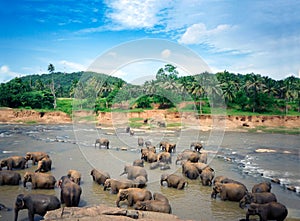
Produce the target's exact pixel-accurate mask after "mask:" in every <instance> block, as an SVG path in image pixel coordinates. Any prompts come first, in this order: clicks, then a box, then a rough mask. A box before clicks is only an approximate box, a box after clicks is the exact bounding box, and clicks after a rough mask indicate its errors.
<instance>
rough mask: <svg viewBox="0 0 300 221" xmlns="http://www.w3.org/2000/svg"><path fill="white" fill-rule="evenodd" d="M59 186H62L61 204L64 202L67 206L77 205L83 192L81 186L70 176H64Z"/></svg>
mask: <svg viewBox="0 0 300 221" xmlns="http://www.w3.org/2000/svg"><path fill="white" fill-rule="evenodd" d="M58 186H59V187H60V188H61V191H60V201H61V204H64V205H65V206H66V207H77V206H78V204H79V201H80V196H81V193H82V189H81V187H80V186H79V185H78V184H76V183H74V182H73V181H72V180H71V179H70V178H69V177H68V176H62V177H61V178H60V180H59V181H58Z"/></svg>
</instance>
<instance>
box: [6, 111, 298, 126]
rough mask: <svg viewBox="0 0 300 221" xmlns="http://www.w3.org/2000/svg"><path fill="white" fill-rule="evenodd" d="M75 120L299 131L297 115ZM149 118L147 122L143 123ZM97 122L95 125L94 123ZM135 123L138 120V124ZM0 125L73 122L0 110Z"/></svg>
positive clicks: (126, 115) (119, 115) (81, 116)
mask: <svg viewBox="0 0 300 221" xmlns="http://www.w3.org/2000/svg"><path fill="white" fill-rule="evenodd" d="M73 114H74V116H75V121H79V122H81V121H82V122H86V121H92V122H93V123H96V124H97V125H105V126H119V125H128V124H129V122H130V119H140V122H139V123H140V124H141V125H142V127H145V128H147V127H153V126H154V127H155V126H157V123H158V122H163V123H164V124H165V125H166V126H167V127H169V126H172V125H173V126H174V125H175V127H180V126H181V127H185V126H187V127H191V126H195V127H198V128H199V129H200V130H210V129H211V128H212V127H213V126H215V125H217V126H220V125H222V126H224V128H225V129H229V130H235V129H241V128H256V127H270V128H275V127H284V128H299V127H300V116H230V115H228V116H226V117H225V118H224V117H219V116H213V117H212V116H211V115H196V114H195V113H193V112H182V113H178V112H171V111H169V110H145V111H143V112H100V113H99V114H98V116H95V115H94V114H93V113H92V112H88V111H77V112H74V113H73ZM146 119H148V121H147V122H146V123H144V122H143V121H144V120H146ZM95 121H96V122H95ZM137 122H138V121H137ZM0 123H2V124H3V123H4V124H16V123H40V124H68V123H72V119H71V117H70V116H68V115H67V114H66V113H64V112H61V111H53V112H39V111H34V110H19V109H10V108H5V109H0Z"/></svg>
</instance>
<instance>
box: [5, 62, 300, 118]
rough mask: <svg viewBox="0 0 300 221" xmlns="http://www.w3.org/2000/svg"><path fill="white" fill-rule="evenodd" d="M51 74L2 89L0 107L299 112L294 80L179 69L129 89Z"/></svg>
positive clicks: (100, 78)
mask: <svg viewBox="0 0 300 221" xmlns="http://www.w3.org/2000/svg"><path fill="white" fill-rule="evenodd" d="M49 68H51V67H50V65H49ZM53 71H54V68H53V69H49V73H50V74H43V75H30V76H26V77H21V78H15V79H13V80H11V81H9V82H7V83H2V84H1V85H0V106H6V107H13V108H18V107H27V108H38V109H41V108H44V109H52V108H53V103H54V97H57V98H69V99H67V100H65V101H62V100H61V101H60V102H59V104H63V108H62V110H64V111H65V112H68V113H70V108H69V109H68V108H67V106H68V105H70V104H71V103H73V105H74V104H75V106H76V107H77V108H80V109H90V110H95V111H96V112H98V111H106V110H110V108H121V109H122V108H124V109H128V108H153V105H154V104H155V105H156V107H158V108H170V107H175V106H177V104H179V103H182V102H186V103H189V104H190V106H189V105H187V106H186V107H185V108H187V109H188V108H192V109H197V110H198V111H199V113H209V109H210V107H211V106H214V107H216V105H220V106H222V107H224V106H226V107H228V108H229V109H233V110H237V111H245V112H253V113H272V114H289V113H291V112H299V111H300V92H299V91H300V79H299V78H296V77H294V76H290V77H287V78H285V79H283V80H278V81H276V80H273V79H271V78H269V77H265V76H261V75H258V74H254V73H251V74H246V75H241V74H233V73H229V72H228V71H224V72H219V73H216V74H210V73H201V74H197V75H190V76H183V77H180V76H179V73H178V71H177V69H176V67H175V66H173V65H170V64H168V65H165V66H164V67H163V68H160V69H159V70H158V72H157V74H156V79H153V80H151V81H146V82H145V83H144V84H143V85H131V84H128V83H126V82H125V81H123V80H122V79H120V78H116V77H112V76H108V75H105V74H96V73H86V72H76V73H71V74H66V73H61V72H53ZM54 95H55V96H54ZM70 98H75V99H70ZM216 98H218V99H219V102H216V103H212V100H216ZM221 100H222V101H224V102H222V101H221ZM191 103H192V104H191ZM67 104H68V105H67ZM58 108H59V105H58Z"/></svg>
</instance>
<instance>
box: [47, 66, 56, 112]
mask: <svg viewBox="0 0 300 221" xmlns="http://www.w3.org/2000/svg"><path fill="white" fill-rule="evenodd" d="M54 70H55V67H54V65H53V64H49V65H48V71H49V73H50V74H53V72H54ZM49 87H50V91H51V94H52V96H53V98H54V100H53V108H54V109H56V106H57V104H56V100H57V98H56V93H55V85H54V79H53V75H52V81H51V83H50V84H49Z"/></svg>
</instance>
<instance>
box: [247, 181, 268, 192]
mask: <svg viewBox="0 0 300 221" xmlns="http://www.w3.org/2000/svg"><path fill="white" fill-rule="evenodd" d="M271 188H272V186H271V183H270V182H268V181H267V182H261V183H258V184H255V185H254V186H253V187H252V193H262V192H271Z"/></svg>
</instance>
